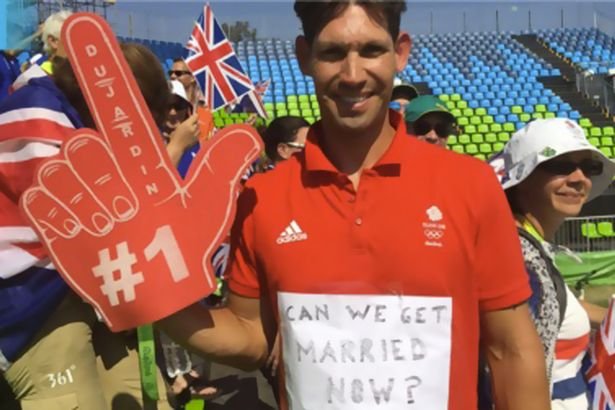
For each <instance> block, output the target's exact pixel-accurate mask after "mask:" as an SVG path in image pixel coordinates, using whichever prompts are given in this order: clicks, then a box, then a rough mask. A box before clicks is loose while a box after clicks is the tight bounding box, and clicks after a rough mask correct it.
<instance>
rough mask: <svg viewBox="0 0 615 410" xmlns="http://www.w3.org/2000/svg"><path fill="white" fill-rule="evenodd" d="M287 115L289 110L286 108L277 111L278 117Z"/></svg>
mask: <svg viewBox="0 0 615 410" xmlns="http://www.w3.org/2000/svg"><path fill="white" fill-rule="evenodd" d="M287 115H288V111H286V110H279V111H276V113H275V116H276V117H285V116H287Z"/></svg>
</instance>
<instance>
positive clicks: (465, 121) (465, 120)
mask: <svg viewBox="0 0 615 410" xmlns="http://www.w3.org/2000/svg"><path fill="white" fill-rule="evenodd" d="M469 123H470V121H469V120H468V117H458V118H457V124H458V125H460V126H462V127H464V126H466V125H468V124H469Z"/></svg>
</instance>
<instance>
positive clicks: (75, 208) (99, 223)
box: [21, 13, 261, 331]
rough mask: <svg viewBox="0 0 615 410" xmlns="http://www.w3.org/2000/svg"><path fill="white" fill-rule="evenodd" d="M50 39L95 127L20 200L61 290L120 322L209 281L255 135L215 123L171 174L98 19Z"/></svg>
mask: <svg viewBox="0 0 615 410" xmlns="http://www.w3.org/2000/svg"><path fill="white" fill-rule="evenodd" d="M62 40H63V44H64V46H65V49H66V52H67V55H68V57H69V60H70V62H71V65H72V67H73V70H74V72H75V75H76V77H77V79H78V81H79V86H80V88H81V90H82V92H83V95H84V97H85V99H86V101H87V103H88V106H89V108H90V112H91V113H92V117H93V119H94V121H95V123H96V128H97V130H98V131H94V130H88V129H80V130H76V131H75V133H74V134H73V135H72V136H71V137H70V138H69V140H68V141H67V142H66V143H65V144H63V146H62V149H61V152H60V154H59V155H58V156H57V157H54V158H53V159H50V160H47V161H46V162H44V163H43V164H42V165H41V166H40V168H39V170H38V172H37V177H36V180H35V181H34V185H33V187H31V188H30V189H29V190H27V191H26V192H25V193H24V195H23V196H22V198H21V207H22V210H23V212H24V215H25V217H26V219H27V220H28V221H29V222H30V223H31V224H32V226H33V228H34V229H35V230H36V232H37V234H38V236H39V237H40V238H41V241H42V242H43V244H44V245H45V247H46V249H47V251H48V253H49V255H50V257H51V259H52V260H53V263H54V265H55V266H56V268H57V269H58V271H59V272H60V274H61V275H62V277H63V278H64V279H65V280H66V282H67V283H68V284H69V285H70V286H71V287H72V288H73V290H75V292H77V293H78V294H79V295H80V296H81V297H83V298H84V299H85V300H87V301H88V302H89V303H90V304H92V305H94V306H95V307H96V308H97V309H98V311H99V312H100V313H101V315H102V316H103V318H104V319H105V321H106V322H107V324H108V325H109V326H110V328H111V329H112V330H114V331H119V330H124V329H129V328H133V327H136V326H139V325H142V324H146V323H151V322H153V321H156V320H159V319H161V318H163V317H165V316H168V315H170V314H173V313H175V312H177V311H178V310H180V309H182V308H184V307H186V306H187V305H189V304H191V303H194V302H196V301H198V300H199V299H201V298H203V297H204V296H207V295H208V294H210V293H211V292H213V291H214V290H215V289H216V281H215V277H214V269H213V268H212V266H211V262H210V259H211V255H212V254H213V252H214V251H215V250H216V248H217V245H218V244H219V243H220V242H221V241H222V240H223V239H224V238H225V237H226V234H227V233H228V230H229V228H230V224H231V223H232V220H233V217H234V212H235V199H236V193H237V188H238V186H239V185H238V184H239V181H240V178H241V176H242V175H243V174H244V172H245V169H247V167H248V166H249V165H250V164H251V163H252V161H253V160H254V159H255V158H256V157H257V156H258V153H259V152H260V151H261V143H260V141H259V137H258V134H257V133H256V131H255V130H254V129H252V128H250V127H247V126H242V125H236V126H233V127H227V128H225V129H224V130H223V131H221V132H219V133H217V134H216V136H215V137H214V138H212V139H211V140H209V141H207V143H206V144H203V145H202V146H201V150H200V151H199V154H198V155H197V156H196V158H195V159H194V163H193V166H192V167H191V169H190V172H189V173H188V175H187V176H186V179H185V180H182V179H181V178H180V177H179V175H178V174H177V171H176V170H175V169H174V168H173V166H172V165H171V162H170V159H169V157H168V155H167V153H166V151H165V148H164V144H163V142H162V138H161V137H160V135H159V133H158V129H157V127H156V124H155V123H154V120H153V118H152V116H151V114H150V112H149V110H148V107H147V106H146V104H145V101H144V99H143V96H142V95H141V93H140V90H139V88H138V86H137V82H136V81H135V79H134V77H133V75H132V72H131V71H130V68H129V67H128V64H127V63H126V61H125V59H124V57H123V55H122V53H121V51H120V48H119V46H118V44H117V41H116V38H115V35H114V34H113V32H112V31H111V29H110V28H109V26H108V25H107V23H106V22H105V21H104V20H103V19H102V18H101V17H99V16H97V15H94V14H89V13H78V14H74V15H72V16H71V17H70V18H69V19H68V20H66V22H65V23H64V25H63V27H62Z"/></svg>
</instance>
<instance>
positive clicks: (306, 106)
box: [299, 101, 312, 110]
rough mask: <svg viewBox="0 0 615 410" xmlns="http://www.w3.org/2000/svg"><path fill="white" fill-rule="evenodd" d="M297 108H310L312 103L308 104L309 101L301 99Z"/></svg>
mask: <svg viewBox="0 0 615 410" xmlns="http://www.w3.org/2000/svg"><path fill="white" fill-rule="evenodd" d="M299 108H301V109H302V110H303V109H311V108H312V104H310V102H309V101H303V102H300V103H299Z"/></svg>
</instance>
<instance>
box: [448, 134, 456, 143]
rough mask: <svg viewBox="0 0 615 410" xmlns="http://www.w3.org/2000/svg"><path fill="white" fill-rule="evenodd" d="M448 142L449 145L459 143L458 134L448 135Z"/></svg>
mask: <svg viewBox="0 0 615 410" xmlns="http://www.w3.org/2000/svg"><path fill="white" fill-rule="evenodd" d="M446 143H447V144H448V145H457V136H456V135H450V136H449V137H448V141H447V142H446Z"/></svg>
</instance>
